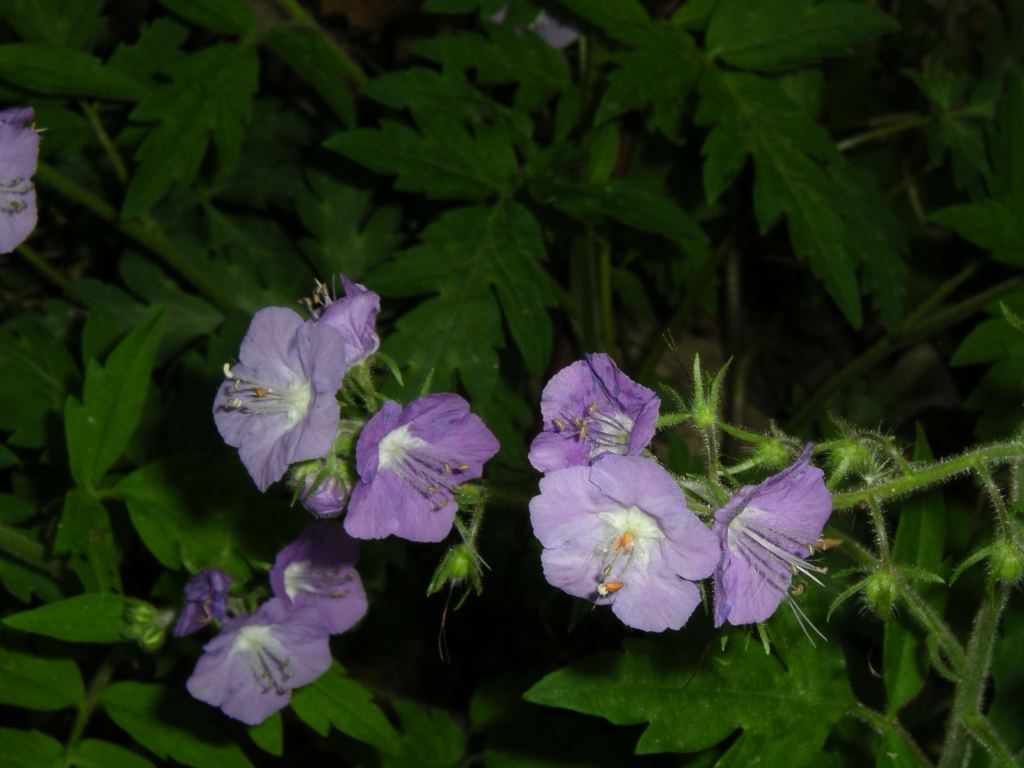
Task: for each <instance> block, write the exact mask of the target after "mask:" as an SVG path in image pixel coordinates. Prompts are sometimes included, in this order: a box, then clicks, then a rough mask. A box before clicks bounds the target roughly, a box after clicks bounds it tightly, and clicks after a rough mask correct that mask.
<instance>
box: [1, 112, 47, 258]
mask: <svg viewBox="0 0 1024 768" xmlns="http://www.w3.org/2000/svg"><path fill="white" fill-rule="evenodd" d="M34 114H35V113H34V111H33V110H32V108H31V107H28V108H19V107H16V108H14V109H7V110H4V111H3V112H0V253H10V252H11V251H13V250H14V249H15V248H17V247H18V245H20V244H21V243H22V242H23V241H24V240H25V239H26V238H27V237H28V236H29V235H30V234H32V230H33V229H35V226H36V221H37V219H38V210H37V208H36V190H35V185H34V184H33V183H32V176H33V174H35V172H36V165H37V163H38V160H39V134H38V133H37V132H36V131H35V130H34V129H32V128H30V127H23V126H22V123H24V122H25V121H27V120H31V119H32V118H33V116H34Z"/></svg>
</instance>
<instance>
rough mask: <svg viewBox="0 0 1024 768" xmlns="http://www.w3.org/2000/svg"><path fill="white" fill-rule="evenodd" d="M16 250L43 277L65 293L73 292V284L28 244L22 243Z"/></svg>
mask: <svg viewBox="0 0 1024 768" xmlns="http://www.w3.org/2000/svg"><path fill="white" fill-rule="evenodd" d="M15 250H17V251H18V255H20V256H21V258H23V259H24V260H25V261H27V262H28V263H29V264H31V265H32V266H33V267H35V269H36V271H38V272H39V273H40V274H41V275H42V276H43V277H45V278H46V279H47V280H49V281H50V282H51V283H53V284H54V285H55V286H56V287H58V288H60V289H61V290H62V291H63V292H64V293H70V292H71V282H70V281H69V280H68V279H67V278H66V277H64V275H62V274H61V273H60V272H58V271H57V270H56V269H54V268H53V267H51V266H50V265H49V264H47V263H46V261H45V260H44V259H43V257H42V256H40V255H39V254H38V253H36V251H35V250H34V249H33V248H32V247H31V246H30V245H29V244H28V243H22V244H21V245H19V246H18V247H17V248H16V249H15Z"/></svg>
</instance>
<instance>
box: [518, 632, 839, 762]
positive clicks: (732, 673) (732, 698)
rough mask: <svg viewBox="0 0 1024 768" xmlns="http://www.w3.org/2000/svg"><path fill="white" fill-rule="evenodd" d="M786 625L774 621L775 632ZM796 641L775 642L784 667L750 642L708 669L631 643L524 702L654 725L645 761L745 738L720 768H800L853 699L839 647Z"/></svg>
mask: <svg viewBox="0 0 1024 768" xmlns="http://www.w3.org/2000/svg"><path fill="white" fill-rule="evenodd" d="M787 621H789V622H790V624H791V623H792V620H791V619H787ZM779 623H780V622H779V619H778V618H776V619H775V620H773V629H777V628H778V625H779ZM775 634H776V632H773V635H775ZM788 638H789V639H790V642H788V643H785V644H780V643H779V642H778V641H779V638H778V637H775V638H774V639H775V640H776V648H777V650H779V651H780V652H781V654H782V657H783V659H785V660H786V662H785V665H784V664H783V661H782V659H780V658H777V657H776V656H775V655H771V656H768V655H766V654H764V653H763V652H761V650H760V648H759V647H757V646H756V645H754V644H749V647H744V645H745V643H743V642H742V641H737V642H733V643H730V645H729V647H728V648H727V649H726V650H725V651H724V652H719V651H717V650H712V651H711V652H710V653H709V654H708V656H707V657H706V658H705V659H704V661H703V664H699V656H700V653H701V648H699V647H694V648H691V649H689V652H688V653H686V654H685V655H682V654H680V650H679V649H678V648H675V647H672V646H671V645H667V644H662V643H659V642H655V641H652V640H646V639H644V640H640V639H628V640H626V641H625V652H615V653H600V654H597V655H596V656H591V657H589V658H586V659H584V660H583V661H580V662H577V663H575V664H573V665H571V666H569V667H566V668H565V669H561V670H559V671H557V672H554V673H552V674H550V675H548V676H547V677H545V678H544V679H543V680H541V681H540V682H539V683H537V684H536V685H535V686H534V687H533V688H531V689H530V690H529V691H527V693H526V695H525V698H526V699H527V701H532V702H535V703H538V704H547V705H549V706H556V707H565V708H567V709H573V710H575V711H577V712H584V713H586V714H591V715H598V716H600V717H604V718H605V719H607V720H609V721H610V722H612V723H615V724H616V725H634V724H637V723H644V722H647V723H649V725H648V726H647V729H646V730H645V731H644V733H643V735H642V736H641V737H640V741H639V743H638V744H637V748H636V751H637V753H638V754H649V753H653V752H697V751H700V750H703V749H707V748H708V747H711V746H713V745H715V744H717V743H718V742H720V741H722V740H723V739H725V738H726V737H728V736H729V735H730V734H732V733H733V732H734V731H735V730H736V729H737V728H741V729H742V730H743V732H742V734H741V735H740V737H739V738H738V739H737V740H736V741H735V742H734V743H733V744H732V745H731V746H730V747H729V748H728V750H727V751H726V753H725V755H724V756H723V757H722V759H721V761H720V762H719V763H718V764H717V765H719V766H722V767H723V768H725V766H743V765H752V764H754V763H758V764H761V765H771V766H777V768H787V766H793V767H794V768H795V767H796V766H802V765H804V764H806V763H808V762H809V761H811V760H812V759H813V758H814V756H815V755H816V754H817V752H818V751H819V750H820V749H821V747H822V745H823V744H824V742H825V738H826V736H827V735H828V733H829V730H830V729H831V727H832V724H833V723H835V722H836V721H838V720H839V719H840V718H841V717H842V716H843V715H844V713H845V711H846V708H847V707H848V706H849V705H850V704H851V703H852V702H853V696H852V693H851V691H850V688H849V683H848V682H847V680H846V674H845V668H844V664H843V655H842V651H841V649H840V648H838V647H837V646H836V645H835V644H834V643H830V644H827V645H825V646H819V647H818V649H817V651H814V650H812V649H811V648H810V647H809V645H808V644H807V640H806V639H805V638H803V637H802V636H800V634H799V632H798V631H797V632H796V633H795V634H794V633H793V631H792V629H791V630H790V632H789V635H788ZM698 665H699V669H697V671H696V674H694V669H695V667H696V666H698ZM691 675H693V677H692V680H691V679H690V678H691ZM687 683H689V685H687Z"/></svg>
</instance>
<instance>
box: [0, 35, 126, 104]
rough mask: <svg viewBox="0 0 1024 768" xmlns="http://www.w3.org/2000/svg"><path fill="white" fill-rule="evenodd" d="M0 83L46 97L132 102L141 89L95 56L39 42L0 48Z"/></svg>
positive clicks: (1, 46) (13, 44)
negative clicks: (73, 97)
mask: <svg viewBox="0 0 1024 768" xmlns="http://www.w3.org/2000/svg"><path fill="white" fill-rule="evenodd" d="M0 80H6V81H7V82H9V83H11V84H12V85H17V86H19V87H21V88H25V89H27V90H29V91H37V92H39V93H45V94H47V95H50V96H94V97H96V98H100V99H113V100H115V101H135V100H136V99H138V98H140V97H141V96H142V94H143V89H142V88H141V87H140V86H139V84H138V83H136V82H135V81H134V80H132V79H131V78H130V77H128V76H126V75H125V74H123V73H122V72H120V71H119V70H116V69H113V68H111V67H105V66H103V62H101V61H100V60H99V59H98V58H96V57H95V56H90V55H89V54H88V53H81V52H80V51H74V50H71V49H70V48H61V47H60V46H57V45H47V44H43V43H8V44H7V45H0Z"/></svg>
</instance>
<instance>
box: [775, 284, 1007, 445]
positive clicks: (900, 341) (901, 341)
mask: <svg viewBox="0 0 1024 768" xmlns="http://www.w3.org/2000/svg"><path fill="white" fill-rule="evenodd" d="M1021 287H1024V275H1021V276H1018V277H1013V278H1010V279H1009V280H1006V281H1004V282H1002V283H1000V284H999V285H996V286H994V287H992V288H989V289H988V290H987V291H982V292H981V293H979V294H977V295H975V296H971V297H970V298H968V299H964V300H963V301H961V302H960V303H959V304H954V305H953V306H951V307H947V308H946V309H944V310H940V311H938V312H936V313H934V314H932V315H930V316H929V317H927V318H925V319H924V320H918V321H916V322H914V323H913V324H907V325H905V326H904V329H903V330H902V331H900V332H899V333H898V334H896V335H895V336H892V337H890V338H885V339H881V340H879V341H877V342H875V344H873V345H872V346H871V347H869V348H868V349H867V350H866V351H865V352H864V353H863V354H861V356H860V357H858V358H856V359H855V360H853V361H851V362H850V363H849V364H848V365H847V366H846V367H845V368H843V369H842V370H840V371H838V372H836V373H835V375H833V376H832V378H830V379H829V380H828V381H826V382H825V383H824V384H823V385H821V386H820V387H819V388H818V390H817V391H816V392H815V393H814V395H813V396H811V397H810V398H808V400H807V401H806V402H805V403H804V404H803V405H802V406H801V407H800V409H799V410H798V411H797V412H796V414H795V415H794V416H793V418H792V419H791V420H790V423H789V425H788V427H787V431H788V432H791V433H799V432H801V431H802V430H803V429H805V428H806V427H807V426H808V425H809V424H810V423H811V420H812V419H814V418H815V417H816V416H817V415H818V413H819V412H820V411H821V409H822V407H823V406H824V405H825V403H826V402H828V400H829V398H830V397H832V395H834V394H835V393H836V392H838V391H839V390H840V389H842V388H843V387H845V386H846V385H847V384H849V383H850V382H852V381H855V380H858V379H860V378H862V377H863V376H864V374H866V373H867V372H868V371H869V370H870V369H871V368H873V367H874V366H875V365H877V364H878V363H879V362H881V361H882V360H884V359H885V358H886V357H887V356H888V355H889V354H891V353H892V352H895V351H896V350H897V349H900V348H902V347H905V346H907V345H908V344H912V343H913V342H915V341H918V340H920V339H922V338H925V337H927V336H930V335H931V334H933V333H937V332H938V331H941V330H943V329H944V328H947V327H948V326H950V325H953V324H954V323H958V322H960V321H961V320H963V319H964V318H967V317H970V316H971V315H972V314H974V313H975V312H977V311H978V310H980V309H983V308H984V307H985V305H986V304H988V303H990V302H992V301H995V300H996V299H998V298H1001V297H1003V296H1006V295H1007V294H1010V293H1013V292H1014V291H1016V290H1018V289H1020V288H1021ZM942 290H943V289H942V288H941V287H940V288H939V291H942ZM925 301H926V302H928V301H930V299H926V300H925Z"/></svg>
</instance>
